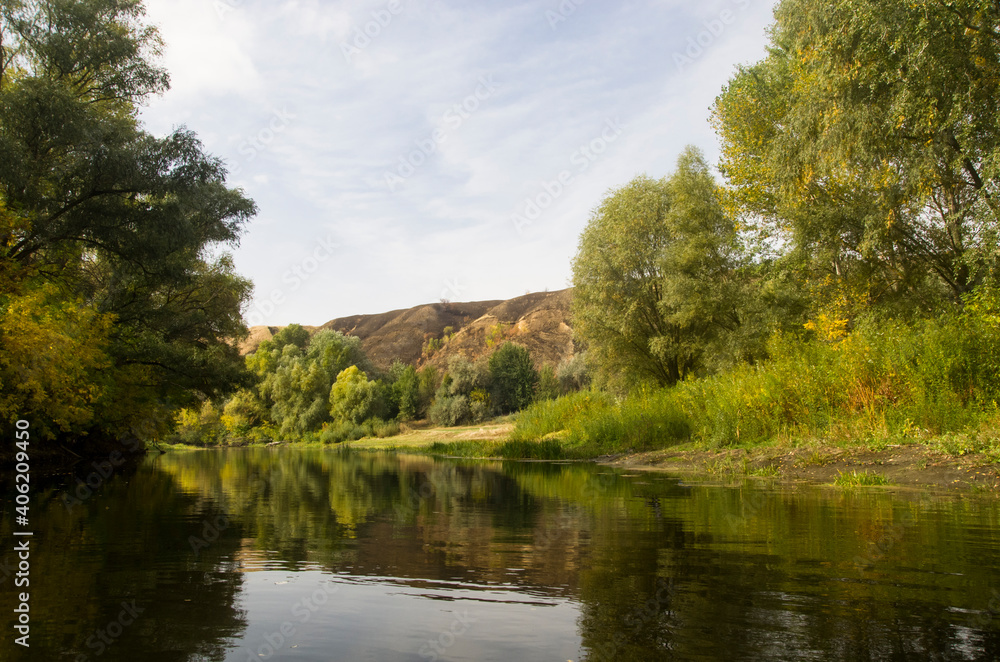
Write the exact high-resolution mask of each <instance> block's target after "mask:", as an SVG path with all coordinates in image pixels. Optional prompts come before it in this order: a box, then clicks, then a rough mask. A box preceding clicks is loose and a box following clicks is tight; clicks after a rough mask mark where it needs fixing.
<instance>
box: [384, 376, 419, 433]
mask: <svg viewBox="0 0 1000 662" xmlns="http://www.w3.org/2000/svg"><path fill="white" fill-rule="evenodd" d="M390 375H391V376H392V397H393V399H394V400H395V402H396V407H397V408H398V410H399V418H400V420H403V421H412V420H414V419H416V418H418V417H419V416H420V409H421V407H420V378H419V377H418V376H417V371H416V369H415V368H414V367H413V366H411V365H408V366H403V365H402V364H401V363H399V362H396V363H394V364H393V367H392V370H390Z"/></svg>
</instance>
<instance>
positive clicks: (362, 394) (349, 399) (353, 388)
mask: <svg viewBox="0 0 1000 662" xmlns="http://www.w3.org/2000/svg"><path fill="white" fill-rule="evenodd" d="M384 415H385V402H384V401H383V400H382V393H381V389H380V388H379V384H378V383H376V382H374V381H368V378H367V376H366V375H365V373H363V372H361V371H360V370H358V367H357V366H353V365H352V366H350V367H349V368H346V369H345V370H343V371H341V372H340V374H338V375H337V381H336V382H335V383H334V384H333V386H332V387H331V389H330V416H331V418H333V420H334V422H336V423H344V422H350V423H361V422H363V421H365V420H368V419H369V418H377V417H380V416H384Z"/></svg>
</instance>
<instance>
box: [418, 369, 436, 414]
mask: <svg viewBox="0 0 1000 662" xmlns="http://www.w3.org/2000/svg"><path fill="white" fill-rule="evenodd" d="M439 380H440V377H439V376H438V370H437V368H436V367H435V366H432V365H425V366H424V367H423V368H421V369H420V371H419V372H417V415H416V418H421V417H424V416H427V415H428V412H429V411H430V407H431V402H433V401H434V393H435V392H436V391H437V389H438V385H439V383H440V381H439Z"/></svg>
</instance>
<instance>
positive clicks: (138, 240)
mask: <svg viewBox="0 0 1000 662" xmlns="http://www.w3.org/2000/svg"><path fill="white" fill-rule="evenodd" d="M142 19H143V7H142V3H141V2H137V1H129V0H125V1H121V0H88V1H87V2H69V1H66V0H34V1H15V0H2V1H0V200H2V201H3V206H4V208H5V209H6V212H5V215H6V216H7V217H8V218H7V220H5V221H4V222H3V223H0V272H2V275H0V280H3V281H5V282H4V284H3V287H4V291H3V292H0V297H2V298H0V314H3V315H5V316H7V315H12V314H13V313H12V311H14V310H16V309H18V305H19V304H18V302H17V299H18V298H19V297H21V296H26V295H27V294H26V293H27V292H31V291H35V292H37V291H42V290H44V291H45V292H46V293H47V294H46V296H48V297H57V298H58V300H60V301H62V302H64V305H61V307H62V308H63V309H64V310H68V308H67V306H69V307H75V308H76V309H77V311H78V312H77V313H74V314H73V316H72V317H74V318H75V319H76V320H78V321H86V320H90V321H92V322H93V324H94V325H96V326H95V327H93V328H94V331H95V332H97V333H98V335H100V329H101V328H102V327H101V325H102V324H104V323H105V322H106V321H107V320H113V321H114V324H113V325H111V326H109V327H106V334H104V337H103V339H102V340H101V341H99V342H97V343H96V344H95V345H93V346H92V347H91V348H87V349H85V348H84V347H83V345H84V344H85V343H86V342H90V341H91V340H92V339H93V338H94V336H93V334H92V333H90V332H87V333H83V334H80V335H79V336H75V335H74V334H73V333H65V334H64V335H65V337H66V338H68V339H69V340H70V341H71V342H75V343H76V346H77V348H76V350H73V351H78V352H79V354H80V356H92V355H93V349H94V348H97V347H100V349H101V351H102V352H103V354H104V359H106V360H97V359H96V358H95V359H94V360H88V361H87V362H84V363H87V365H86V367H84V368H83V373H82V374H80V373H71V374H72V376H71V374H67V376H66V379H67V380H71V379H73V380H77V381H76V387H78V388H79V389H81V390H84V391H87V392H89V395H88V397H87V398H84V399H83V400H80V399H79V398H78V399H77V404H80V403H83V404H82V405H81V406H82V409H85V410H86V411H83V410H80V411H78V412H77V414H74V416H72V417H66V416H53V415H52V412H54V411H56V410H59V409H61V408H63V407H62V405H61V404H59V402H58V400H59V398H60V396H59V395H58V391H59V389H58V388H55V389H49V390H48V391H47V394H46V395H45V399H46V401H45V402H37V401H34V400H32V401H22V403H21V406H24V409H22V411H21V415H24V416H33V417H37V418H40V419H41V420H43V421H45V420H47V421H49V423H50V424H49V425H47V426H46V427H47V428H48V429H49V430H50V431H51V433H52V434H60V435H63V436H64V437H75V436H80V435H82V434H84V433H87V432H90V433H91V434H92V437H96V436H100V434H101V433H111V434H119V435H121V434H127V433H130V432H133V431H134V432H139V433H146V434H150V435H152V434H156V433H158V432H162V431H163V430H164V429H165V428H166V427H167V426H169V425H170V424H171V421H172V420H173V412H174V410H175V409H177V408H178V407H182V406H194V405H197V404H198V403H200V402H201V400H202V399H204V398H206V397H215V396H218V395H221V394H224V393H226V392H228V391H230V390H231V389H233V388H234V387H235V386H238V385H240V384H242V383H245V378H246V375H245V372H244V369H243V361H242V359H241V358H240V356H239V352H238V350H237V348H236V345H235V342H234V341H235V340H236V339H238V338H240V337H242V336H243V335H244V334H245V333H246V327H245V326H244V324H243V320H242V316H241V313H240V310H241V308H242V306H243V305H244V304H245V303H246V302H247V301H248V299H249V296H250V291H251V287H250V283H249V282H248V281H246V280H245V279H243V278H240V277H239V276H238V275H237V274H236V273H235V272H234V270H233V265H232V259H231V257H230V256H229V255H228V254H225V253H223V252H221V251H220V250H219V249H220V248H224V247H226V246H230V247H231V246H235V245H236V243H237V241H238V238H239V235H240V233H241V231H242V227H243V225H244V224H245V223H246V222H247V221H248V220H249V219H250V218H251V217H252V216H253V214H254V213H255V206H254V203H253V202H252V201H251V200H249V199H247V198H246V197H245V196H244V195H243V193H242V192H241V191H238V190H233V189H230V188H228V187H227V186H226V185H225V175H226V171H225V168H224V166H223V164H222V163H221V161H219V160H218V159H216V158H214V157H211V156H209V155H207V154H205V153H204V151H203V150H202V146H201V144H200V142H199V141H198V140H197V138H196V137H195V136H194V134H193V133H191V132H190V131H187V130H186V129H184V128H181V129H178V130H176V131H175V132H174V133H172V134H171V135H169V136H167V137H165V138H155V137H153V136H151V135H149V134H147V133H146V132H144V131H143V130H142V128H141V127H140V125H139V123H138V121H137V119H136V118H137V109H138V106H139V105H140V104H141V103H143V102H144V100H145V99H146V98H147V97H148V96H149V95H151V94H156V93H160V92H163V91H164V90H165V89H166V88H167V83H168V77H167V74H166V72H164V71H163V70H162V69H161V68H159V67H158V66H157V65H156V64H155V63H154V61H153V58H154V57H155V56H156V55H157V53H158V51H159V48H160V41H159V37H158V36H157V33H156V30H155V29H153V28H149V27H144V26H143V25H142ZM211 255H216V256H217V257H214V258H210V257H208V256H211ZM28 296H30V295H28ZM55 305H60V304H55ZM21 307H22V308H23V305H22V306H21ZM62 319H63V321H62V322H59V325H62V328H63V329H64V330H68V329H71V328H74V325H76V322H72V323H71V322H70V317H63V318H62ZM86 323H87V324H90V322H86ZM49 328H50V329H52V328H53V327H52V326H51V325H50V327H49ZM81 365H83V364H81ZM4 388H5V389H7V388H8V387H7V386H6V385H5V386H4ZM66 390H68V389H63V391H66ZM4 395H6V396H9V395H10V392H9V391H6V392H5V394H4ZM73 406H76V405H73ZM43 429H44V428H43Z"/></svg>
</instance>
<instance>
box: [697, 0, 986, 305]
mask: <svg viewBox="0 0 1000 662" xmlns="http://www.w3.org/2000/svg"><path fill="white" fill-rule="evenodd" d="M775 18H776V22H775V24H774V26H773V27H772V29H771V44H770V48H769V54H768V55H767V57H765V58H764V59H763V60H761V61H760V62H758V63H756V64H754V65H752V66H749V67H744V68H741V69H740V70H739V71H738V73H737V74H736V75H735V77H734V78H733V79H732V80H731V81H730V82H729V84H728V85H727V86H726V88H725V89H724V91H723V93H722V94H721V95H720V96H719V98H718V99H717V101H716V104H715V108H714V119H715V123H716V127H717V129H718V131H719V134H720V136H721V138H722V150H723V155H722V163H721V169H722V171H723V173H724V174H725V175H726V177H727V178H728V180H729V182H730V184H731V185H732V186H733V188H734V193H735V200H736V201H737V202H738V204H739V205H740V207H741V209H742V211H743V212H744V213H745V215H746V218H747V219H748V220H750V222H752V223H755V224H756V225H757V227H758V229H761V230H762V231H764V234H765V235H766V236H768V237H769V239H770V240H771V241H773V242H774V245H780V246H782V247H785V248H788V249H789V258H790V260H791V261H792V262H793V263H794V264H795V265H796V267H797V268H799V269H801V270H802V273H803V274H804V275H805V277H806V279H807V281H808V283H809V285H810V287H811V288H812V289H813V292H814V294H815V295H816V297H817V300H819V301H821V302H823V303H821V305H820V306H819V307H820V308H822V307H824V306H825V307H828V308H835V309H837V310H835V311H832V312H836V313H837V314H839V315H842V316H846V317H850V316H852V315H853V314H856V313H857V312H859V311H861V310H863V309H866V308H869V307H871V306H893V307H896V308H897V309H910V310H912V309H914V308H915V307H916V308H917V309H924V310H928V311H929V310H934V309H935V308H938V307H940V306H942V305H946V302H948V301H952V302H956V303H960V302H961V301H962V300H963V296H964V295H966V294H967V293H969V292H970V291H972V290H973V289H975V288H976V287H977V286H978V285H980V284H983V283H986V282H995V281H996V278H997V275H998V266H1000V264H998V261H997V256H998V253H997V245H998V242H997V224H998V221H1000V200H998V196H1000V113H998V112H997V100H998V99H1000V4H998V3H996V2H993V1H988V2H986V1H979V0H954V1H945V0H922V1H920V2H910V1H907V0H878V1H877V2H876V1H875V0H836V1H833V2H827V1H820V0H782V2H781V3H780V4H779V5H778V8H777V10H776V11H775Z"/></svg>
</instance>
